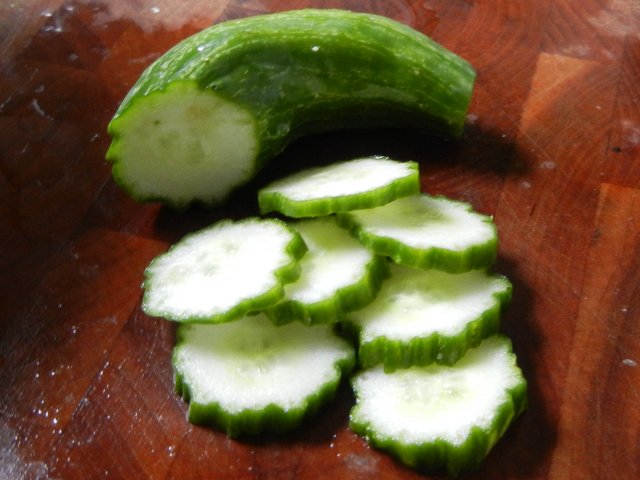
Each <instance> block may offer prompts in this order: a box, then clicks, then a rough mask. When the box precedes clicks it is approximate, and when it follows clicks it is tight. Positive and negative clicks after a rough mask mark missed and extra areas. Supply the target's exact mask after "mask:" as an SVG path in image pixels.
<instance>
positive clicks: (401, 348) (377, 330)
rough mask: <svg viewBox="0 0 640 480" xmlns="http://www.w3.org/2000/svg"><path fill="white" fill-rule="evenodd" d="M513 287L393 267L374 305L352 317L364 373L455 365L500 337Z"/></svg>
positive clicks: (484, 278) (478, 274) (490, 279)
mask: <svg viewBox="0 0 640 480" xmlns="http://www.w3.org/2000/svg"><path fill="white" fill-rule="evenodd" d="M510 299H511V283H510V282H509V281H508V280H507V279H506V278H505V277H502V276H499V275H492V274H488V273H486V272H485V271H483V270H472V271H470V272H465V273H459V274H450V273H446V272H441V271H438V270H420V269H414V268H407V267H402V266H399V265H393V264H392V265H391V276H390V277H389V278H388V279H387V280H385V282H384V283H383V285H382V288H381V289H380V292H379V293H378V296H377V297H376V298H375V300H374V301H373V302H372V303H371V304H369V305H367V306H366V307H364V308H363V309H361V310H357V311H355V312H352V313H350V314H349V316H348V318H347V322H345V326H346V327H347V328H348V329H349V330H351V331H352V332H354V333H356V334H357V339H358V344H359V347H358V357H359V362H360V364H361V365H362V366H363V367H370V366H372V365H377V364H382V365H383V366H384V368H385V370H386V371H388V372H391V371H394V370H396V369H398V368H407V367H411V366H413V365H420V366H424V365H429V364H430V363H433V362H436V363H441V364H446V365H452V364H453V363H455V362H456V361H457V360H458V359H459V358H460V357H462V356H463V355H464V354H465V352H466V351H467V350H468V349H469V348H471V347H473V346H476V345H478V344H479V343H480V342H481V341H482V340H484V339H485V338H487V337H489V336H491V335H493V334H495V333H497V332H498V329H499V326H500V313H501V311H502V310H503V308H504V307H505V306H506V304H507V303H508V302H509V300H510Z"/></svg>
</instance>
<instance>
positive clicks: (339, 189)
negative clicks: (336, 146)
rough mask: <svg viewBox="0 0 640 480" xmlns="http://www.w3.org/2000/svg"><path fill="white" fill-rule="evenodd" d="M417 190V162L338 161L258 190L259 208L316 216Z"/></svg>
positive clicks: (370, 205)
mask: <svg viewBox="0 0 640 480" xmlns="http://www.w3.org/2000/svg"><path fill="white" fill-rule="evenodd" d="M419 192H420V176H419V173H418V164H417V163H415V162H398V161H395V160H392V159H390V158H387V157H379V156H375V157H369V158H359V159H355V160H349V161H345V162H338V163H334V164H331V165H327V166H322V167H315V168H310V169H306V170H302V171H300V172H297V173H294V174H293V175H290V176H288V177H285V178H281V179H279V180H276V181H274V182H273V183H271V184H269V185H267V186H266V187H264V188H262V189H260V191H259V192H258V203H259V205H260V211H261V212H262V213H267V212H271V211H277V212H280V213H282V214H284V215H287V216H289V217H295V218H300V217H318V216H322V215H329V214H332V213H336V212H345V211H350V210H358V209H363V208H373V207H377V206H380V205H384V204H386V203H389V202H391V201H393V200H395V199H397V198H401V197H405V196H408V195H415V194H418V193H419Z"/></svg>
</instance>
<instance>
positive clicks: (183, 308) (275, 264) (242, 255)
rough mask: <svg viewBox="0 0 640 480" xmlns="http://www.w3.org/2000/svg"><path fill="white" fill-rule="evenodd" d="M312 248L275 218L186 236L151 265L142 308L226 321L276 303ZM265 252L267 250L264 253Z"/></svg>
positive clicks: (170, 315) (155, 313) (180, 319)
mask: <svg viewBox="0 0 640 480" xmlns="http://www.w3.org/2000/svg"><path fill="white" fill-rule="evenodd" d="M306 251H307V247H306V245H305V244H304V241H303V240H302V238H301V237H300V235H299V234H298V233H297V232H296V231H294V230H293V229H291V228H290V227H289V226H287V225H286V224H285V223H284V222H281V221H279V220H275V219H271V220H269V219H259V218H249V219H245V220H242V221H238V222H233V221H230V220H225V221H221V222H218V223H216V224H214V225H212V226H211V227H208V228H205V229H202V230H200V231H198V232H194V233H192V234H190V235H187V236H186V237H185V238H183V239H182V240H181V241H180V242H178V243H176V244H175V245H173V246H172V247H171V248H170V249H169V251H168V252H166V253H164V254H162V255H159V256H158V257H156V258H155V259H154V260H153V261H152V262H151V263H150V264H149V266H148V267H147V269H146V271H145V280H144V284H143V287H144V296H143V301H142V307H143V310H144V311H145V312H146V313H147V314H149V315H152V316H158V317H164V318H167V319H169V320H173V321H178V322H226V321H230V320H234V319H237V318H239V317H241V316H243V315H244V314H246V313H248V312H252V311H257V310H261V309H264V308H267V307H269V306H271V305H274V304H276V303H277V302H278V301H279V300H280V299H281V298H282V296H283V295H284V287H283V285H284V284H285V283H289V282H292V281H294V280H296V279H297V278H298V276H299V275H300V266H299V263H298V261H299V259H300V258H301V257H302V256H303V255H304V254H305V253H306ZM265 252H266V253H265Z"/></svg>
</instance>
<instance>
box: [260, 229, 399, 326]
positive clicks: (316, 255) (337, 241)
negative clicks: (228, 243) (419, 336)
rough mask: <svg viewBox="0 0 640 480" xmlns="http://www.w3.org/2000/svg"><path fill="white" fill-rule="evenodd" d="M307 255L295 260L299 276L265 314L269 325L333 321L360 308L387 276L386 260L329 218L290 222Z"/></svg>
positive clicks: (367, 301)
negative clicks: (298, 267) (297, 261)
mask: <svg viewBox="0 0 640 480" xmlns="http://www.w3.org/2000/svg"><path fill="white" fill-rule="evenodd" d="M291 225H292V227H293V228H295V229H296V230H297V231H298V232H299V233H300V235H301V236H302V239H303V240H304V242H305V244H306V245H307V247H308V248H309V251H308V252H307V253H306V255H305V256H304V257H303V258H302V260H301V261H300V269H301V273H300V277H299V278H298V280H296V281H295V282H293V283H290V284H288V285H286V286H285V296H284V298H283V300H282V301H281V302H280V303H278V304H277V305H275V306H273V307H271V308H269V309H267V310H266V313H267V315H268V316H269V318H271V319H272V320H273V321H274V323H277V324H282V323H288V322H291V321H300V322H303V323H307V324H315V323H334V322H337V321H339V320H342V319H343V318H344V315H345V314H346V312H349V311H352V310H356V309H359V308H362V307H364V306H365V305H367V304H368V303H370V302H371V301H372V300H373V299H374V298H375V296H376V294H377V292H378V290H379V288H380V285H381V283H382V282H383V279H384V278H385V277H386V276H387V275H388V267H387V262H386V260H385V259H383V258H382V257H380V256H378V255H376V254H375V253H373V252H371V251H370V250H368V249H366V248H365V247H364V246H362V244H360V242H358V241H357V240H356V239H355V238H353V237H352V236H351V235H349V233H348V232H347V231H346V230H344V229H343V228H341V227H339V226H338V225H337V224H336V222H335V218H334V217H318V218H314V219H307V220H301V221H298V222H295V223H292V224H291Z"/></svg>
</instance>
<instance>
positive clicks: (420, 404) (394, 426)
mask: <svg viewBox="0 0 640 480" xmlns="http://www.w3.org/2000/svg"><path fill="white" fill-rule="evenodd" d="M352 385H353V388H354V391H355V394H356V405H355V406H354V407H353V409H352V410H351V416H350V421H349V425H350V427H351V429H352V430H353V431H354V432H356V433H357V434H359V435H361V436H363V437H364V438H365V439H367V441H368V442H369V443H370V444H371V445H373V446H374V447H377V448H380V449H382V450H385V451H388V452H389V453H391V454H392V455H393V456H394V457H396V458H397V459H398V460H399V461H400V462H402V463H404V464H406V465H408V466H410V467H412V468H414V469H417V470H423V471H429V472H433V471H436V470H446V472H447V473H448V474H449V475H451V476H457V475H459V474H460V473H462V472H465V471H469V470H473V469H475V468H477V467H478V466H479V465H480V463H481V462H482V460H483V459H484V458H485V457H486V455H487V454H488V453H489V451H490V450H491V448H492V447H493V446H494V445H495V443H496V442H497V441H498V439H499V438H500V437H501V436H502V435H503V433H504V432H505V430H506V429H507V427H508V426H509V425H510V423H511V422H512V421H513V420H514V419H515V418H516V417H517V416H518V415H519V414H520V413H521V412H522V411H523V410H524V409H525V407H526V403H527V400H526V391H527V383H526V380H525V379H524V377H523V375H522V372H521V371H520V369H519V368H518V366H517V365H516V358H515V355H514V354H513V353H512V348H511V342H510V341H509V340H508V339H507V338H506V337H503V336H500V335H496V336H493V337H490V338H488V339H487V340H485V341H484V342H482V343H481V344H480V346H478V347H477V348H474V349H472V350H469V351H468V352H467V354H466V355H465V356H464V357H463V358H462V359H460V360H459V361H458V362H457V363H456V364H455V365H453V366H443V365H431V366H428V367H413V368H411V369H408V370H398V371H396V372H394V373H391V374H388V373H385V372H384V371H383V370H382V368H375V369H370V370H365V371H363V372H361V373H359V374H358V375H356V376H355V377H354V378H353V380H352Z"/></svg>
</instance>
